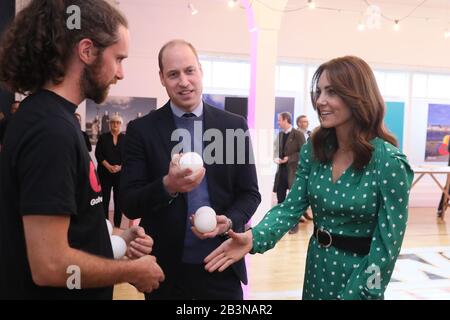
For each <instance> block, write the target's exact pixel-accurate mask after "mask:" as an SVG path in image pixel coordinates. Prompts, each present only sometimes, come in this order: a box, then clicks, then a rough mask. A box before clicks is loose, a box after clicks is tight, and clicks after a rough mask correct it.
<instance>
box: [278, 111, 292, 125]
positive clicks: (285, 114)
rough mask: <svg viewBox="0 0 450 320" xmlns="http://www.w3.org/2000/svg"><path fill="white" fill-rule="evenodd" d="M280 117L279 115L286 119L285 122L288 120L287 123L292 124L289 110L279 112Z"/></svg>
mask: <svg viewBox="0 0 450 320" xmlns="http://www.w3.org/2000/svg"><path fill="white" fill-rule="evenodd" d="M280 117H281V118H282V119H283V120H287V122H288V123H289V124H292V115H291V113H290V112H287V111H285V112H281V113H280Z"/></svg>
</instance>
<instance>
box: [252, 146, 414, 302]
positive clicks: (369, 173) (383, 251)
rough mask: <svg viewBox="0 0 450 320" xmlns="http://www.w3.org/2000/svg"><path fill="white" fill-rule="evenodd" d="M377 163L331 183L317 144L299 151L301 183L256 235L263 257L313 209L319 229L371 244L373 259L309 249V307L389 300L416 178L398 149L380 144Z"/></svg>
mask: <svg viewBox="0 0 450 320" xmlns="http://www.w3.org/2000/svg"><path fill="white" fill-rule="evenodd" d="M371 143H372V145H373V146H374V152H373V154H372V159H371V161H370V162H369V163H368V164H367V165H366V167H365V168H364V169H363V170H359V171H357V170H354V169H353V168H351V167H350V168H349V169H347V170H346V171H344V173H343V174H342V175H341V177H340V178H339V179H338V180H337V181H336V182H335V183H333V182H332V168H331V165H330V164H322V163H319V162H318V161H316V160H314V159H313V156H312V146H311V143H307V144H305V145H304V146H303V148H302V150H301V151H300V155H301V157H300V163H299V168H298V170H297V174H296V180H295V182H294V184H293V186H292V188H291V192H290V193H289V194H288V196H287V198H286V200H285V201H284V202H283V203H282V204H279V205H278V206H275V207H274V208H272V209H271V210H270V211H269V212H268V213H267V214H266V215H265V217H264V218H263V220H262V221H261V222H260V223H259V224H258V225H257V226H256V227H254V228H253V229H252V233H253V249H252V253H263V252H265V251H267V250H269V249H271V248H273V247H274V246H275V244H276V243H277V241H278V240H280V239H281V238H282V237H283V235H284V234H285V233H286V232H287V231H289V230H290V229H291V228H292V227H293V226H294V225H295V224H296V223H297V222H298V220H299V218H300V216H301V215H302V214H303V213H304V212H305V210H306V209H307V208H308V206H311V209H312V211H313V216H314V225H315V226H316V227H318V228H324V229H326V230H328V231H329V232H330V233H332V234H336V235H343V236H351V237H371V238H372V241H371V245H370V252H369V254H368V255H358V254H355V253H352V252H349V251H344V250H341V249H336V248H335V247H333V246H331V247H329V248H325V247H323V246H321V245H320V244H319V243H318V242H317V240H316V238H315V237H311V239H310V241H309V247H308V254H307V261H306V270H305V279H304V284H303V299H383V298H384V291H385V289H386V287H387V285H388V283H389V280H390V278H391V275H392V271H393V269H394V264H395V262H396V260H397V257H398V254H399V252H400V248H401V244H402V241H403V236H404V233H405V228H406V222H407V218H408V198H409V189H410V187H411V183H412V179H413V175H414V174H413V171H412V170H411V168H410V166H409V164H408V161H407V159H406V157H405V155H403V154H402V153H401V152H400V151H399V150H398V149H397V148H396V147H395V146H393V145H391V144H389V143H388V142H386V141H384V140H382V139H380V138H375V139H373V140H372V141H371Z"/></svg>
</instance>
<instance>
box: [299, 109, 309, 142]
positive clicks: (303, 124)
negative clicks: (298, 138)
mask: <svg viewBox="0 0 450 320" xmlns="http://www.w3.org/2000/svg"><path fill="white" fill-rule="evenodd" d="M296 123H297V130H298V131H300V132H301V133H303V135H304V137H305V141H308V140H309V138H310V137H311V130H308V127H309V120H308V117H307V116H305V115H304V114H302V115H301V116H298V117H297V121H296Z"/></svg>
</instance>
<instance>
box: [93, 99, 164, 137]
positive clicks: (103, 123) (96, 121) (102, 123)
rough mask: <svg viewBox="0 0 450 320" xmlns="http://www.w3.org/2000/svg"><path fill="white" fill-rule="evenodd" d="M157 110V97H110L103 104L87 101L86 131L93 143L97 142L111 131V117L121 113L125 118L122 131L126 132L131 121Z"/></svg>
mask: <svg viewBox="0 0 450 320" xmlns="http://www.w3.org/2000/svg"><path fill="white" fill-rule="evenodd" d="M152 110H156V98H135V97H114V96H113V97H108V99H106V101H105V102H104V103H102V104H100V105H99V104H96V103H95V102H94V101H92V100H87V101H86V133H87V134H88V136H89V140H90V141H91V144H92V145H95V144H96V143H97V140H98V137H99V135H101V134H102V133H105V132H108V131H109V118H110V117H111V116H113V115H119V116H121V117H122V119H123V124H122V131H123V132H125V131H126V129H127V125H128V123H129V122H130V121H132V120H134V119H137V118H140V117H142V116H145V115H146V114H148V113H149V112H151V111H152Z"/></svg>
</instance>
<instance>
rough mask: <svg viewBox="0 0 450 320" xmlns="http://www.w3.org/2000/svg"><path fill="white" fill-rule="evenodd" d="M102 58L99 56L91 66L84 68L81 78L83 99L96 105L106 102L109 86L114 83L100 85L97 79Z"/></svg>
mask: <svg viewBox="0 0 450 320" xmlns="http://www.w3.org/2000/svg"><path fill="white" fill-rule="evenodd" d="M102 62H103V59H102V56H101V55H99V56H98V57H97V58H96V59H95V61H94V62H93V63H92V64H91V65H86V66H85V67H84V71H83V75H82V77H81V90H82V92H83V93H84V96H85V98H87V99H91V100H93V101H94V102H95V103H97V104H101V103H102V102H103V101H105V100H106V98H107V97H108V93H109V86H110V85H111V84H113V83H115V81H111V82H109V83H106V84H102V83H101V82H100V80H99V79H98V78H99V76H100V70H101V66H102Z"/></svg>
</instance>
